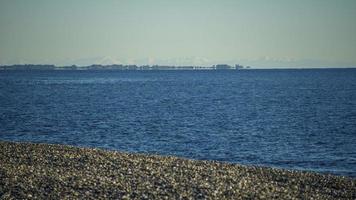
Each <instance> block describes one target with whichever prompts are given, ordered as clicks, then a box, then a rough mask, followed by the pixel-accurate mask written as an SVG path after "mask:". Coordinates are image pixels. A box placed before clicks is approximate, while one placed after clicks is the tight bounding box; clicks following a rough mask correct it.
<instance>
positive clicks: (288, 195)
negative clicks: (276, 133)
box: [0, 142, 356, 199]
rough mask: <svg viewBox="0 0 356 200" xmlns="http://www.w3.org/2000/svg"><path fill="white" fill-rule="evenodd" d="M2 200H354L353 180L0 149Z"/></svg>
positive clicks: (112, 155) (47, 148)
mask: <svg viewBox="0 0 356 200" xmlns="http://www.w3.org/2000/svg"><path fill="white" fill-rule="evenodd" d="M0 198H1V199H11V198H15V199H23V198H25V199H26V198H28V199H30V198H41V199H48V198H51V199H59V198H60V199H63V198H66V199H73V198H85V199H107V198H114V199H125V198H126V199H272V198H278V199H355V198H356V180H355V179H351V178H346V177H338V176H331V175H321V174H316V173H308V172H298V171H288V170H281V169H273V168H265V167H247V166H241V165H237V164H227V163H220V162H212V161H195V160H188V159H182V158H177V157H167V156H152V155H140V154H128V153H120V152H114V151H104V150H98V149H89V148H77V147H71V146H63V145H48V144H29V143H13V142H0Z"/></svg>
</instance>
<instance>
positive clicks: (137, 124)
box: [0, 69, 356, 177]
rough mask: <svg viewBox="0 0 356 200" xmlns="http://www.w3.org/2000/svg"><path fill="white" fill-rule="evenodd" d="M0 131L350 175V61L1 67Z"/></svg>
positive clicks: (353, 102) (353, 163) (355, 125)
mask: <svg viewBox="0 0 356 200" xmlns="http://www.w3.org/2000/svg"><path fill="white" fill-rule="evenodd" d="M0 140H9V141H31V142H45V143H56V144H69V145H76V146H89V147H100V148H107V149H114V150H120V151H128V152H141V153H155V154H161V155H176V156H182V157H187V158H193V159H204V160H218V161H227V162H234V163H241V164H250V165H265V166H273V167H279V168H288V169H301V170H313V171H317V172H321V173H333V174H337V175H346V176H353V177H356V70H355V69H328V70H326V69H325V70H245V71H0Z"/></svg>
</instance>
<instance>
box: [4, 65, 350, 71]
mask: <svg viewBox="0 0 356 200" xmlns="http://www.w3.org/2000/svg"><path fill="white" fill-rule="evenodd" d="M297 69H300V70H310V69H356V66H353V67H290V68H285V67H266V68H264V67H251V66H242V65H235V66H230V65H226V64H220V65H213V66H193V65H192V66H167V65H152V66H150V65H141V66H138V65H115V64H114V65H95V64H94V65H89V66H76V65H72V66H56V65H42V64H38V65H37V64H23V65H0V71H15V70H17V71H50V70H53V71H128V70H129V71H157V70H161V71H178V70H181V71H192V70H196V71H211V70H218V71H220V70H238V71H240V70H297Z"/></svg>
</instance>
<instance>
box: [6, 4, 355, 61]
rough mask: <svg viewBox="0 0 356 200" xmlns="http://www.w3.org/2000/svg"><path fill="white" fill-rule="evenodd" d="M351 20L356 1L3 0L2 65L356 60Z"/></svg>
mask: <svg viewBox="0 0 356 200" xmlns="http://www.w3.org/2000/svg"><path fill="white" fill-rule="evenodd" d="M355 20H356V1H355V0H339V1H336V0H270V1H265V0H219V1H218V0H179V1H175V0H104V1H99V0H95V1H94V0H75V1H72V0H60V1H57V0H29V1H25V0H0V64H13V63H20V62H31V63H51V64H52V63H53V64H59V65H60V64H63V63H65V61H71V62H73V64H77V63H75V62H76V60H79V59H85V58H95V57H101V56H109V57H110V58H114V59H117V60H119V61H124V62H129V61H135V60H140V59H141V60H142V59H147V60H149V61H150V62H151V61H152V62H153V63H154V60H169V59H179V58H199V59H201V60H205V59H206V60H210V61H217V62H227V61H235V60H245V61H246V62H248V61H249V60H250V61H256V60H259V61H261V62H260V63H261V64H260V65H264V64H263V63H264V62H265V65H266V66H268V61H271V60H274V61H281V62H284V63H285V65H286V66H287V67H288V63H292V64H291V66H293V62H294V65H295V62H297V61H305V62H306V63H304V64H305V65H308V62H307V61H308V60H313V61H317V63H319V65H331V63H332V65H336V66H342V65H352V66H356V23H355ZM149 64H152V63H149ZM246 64H249V63H246Z"/></svg>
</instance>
